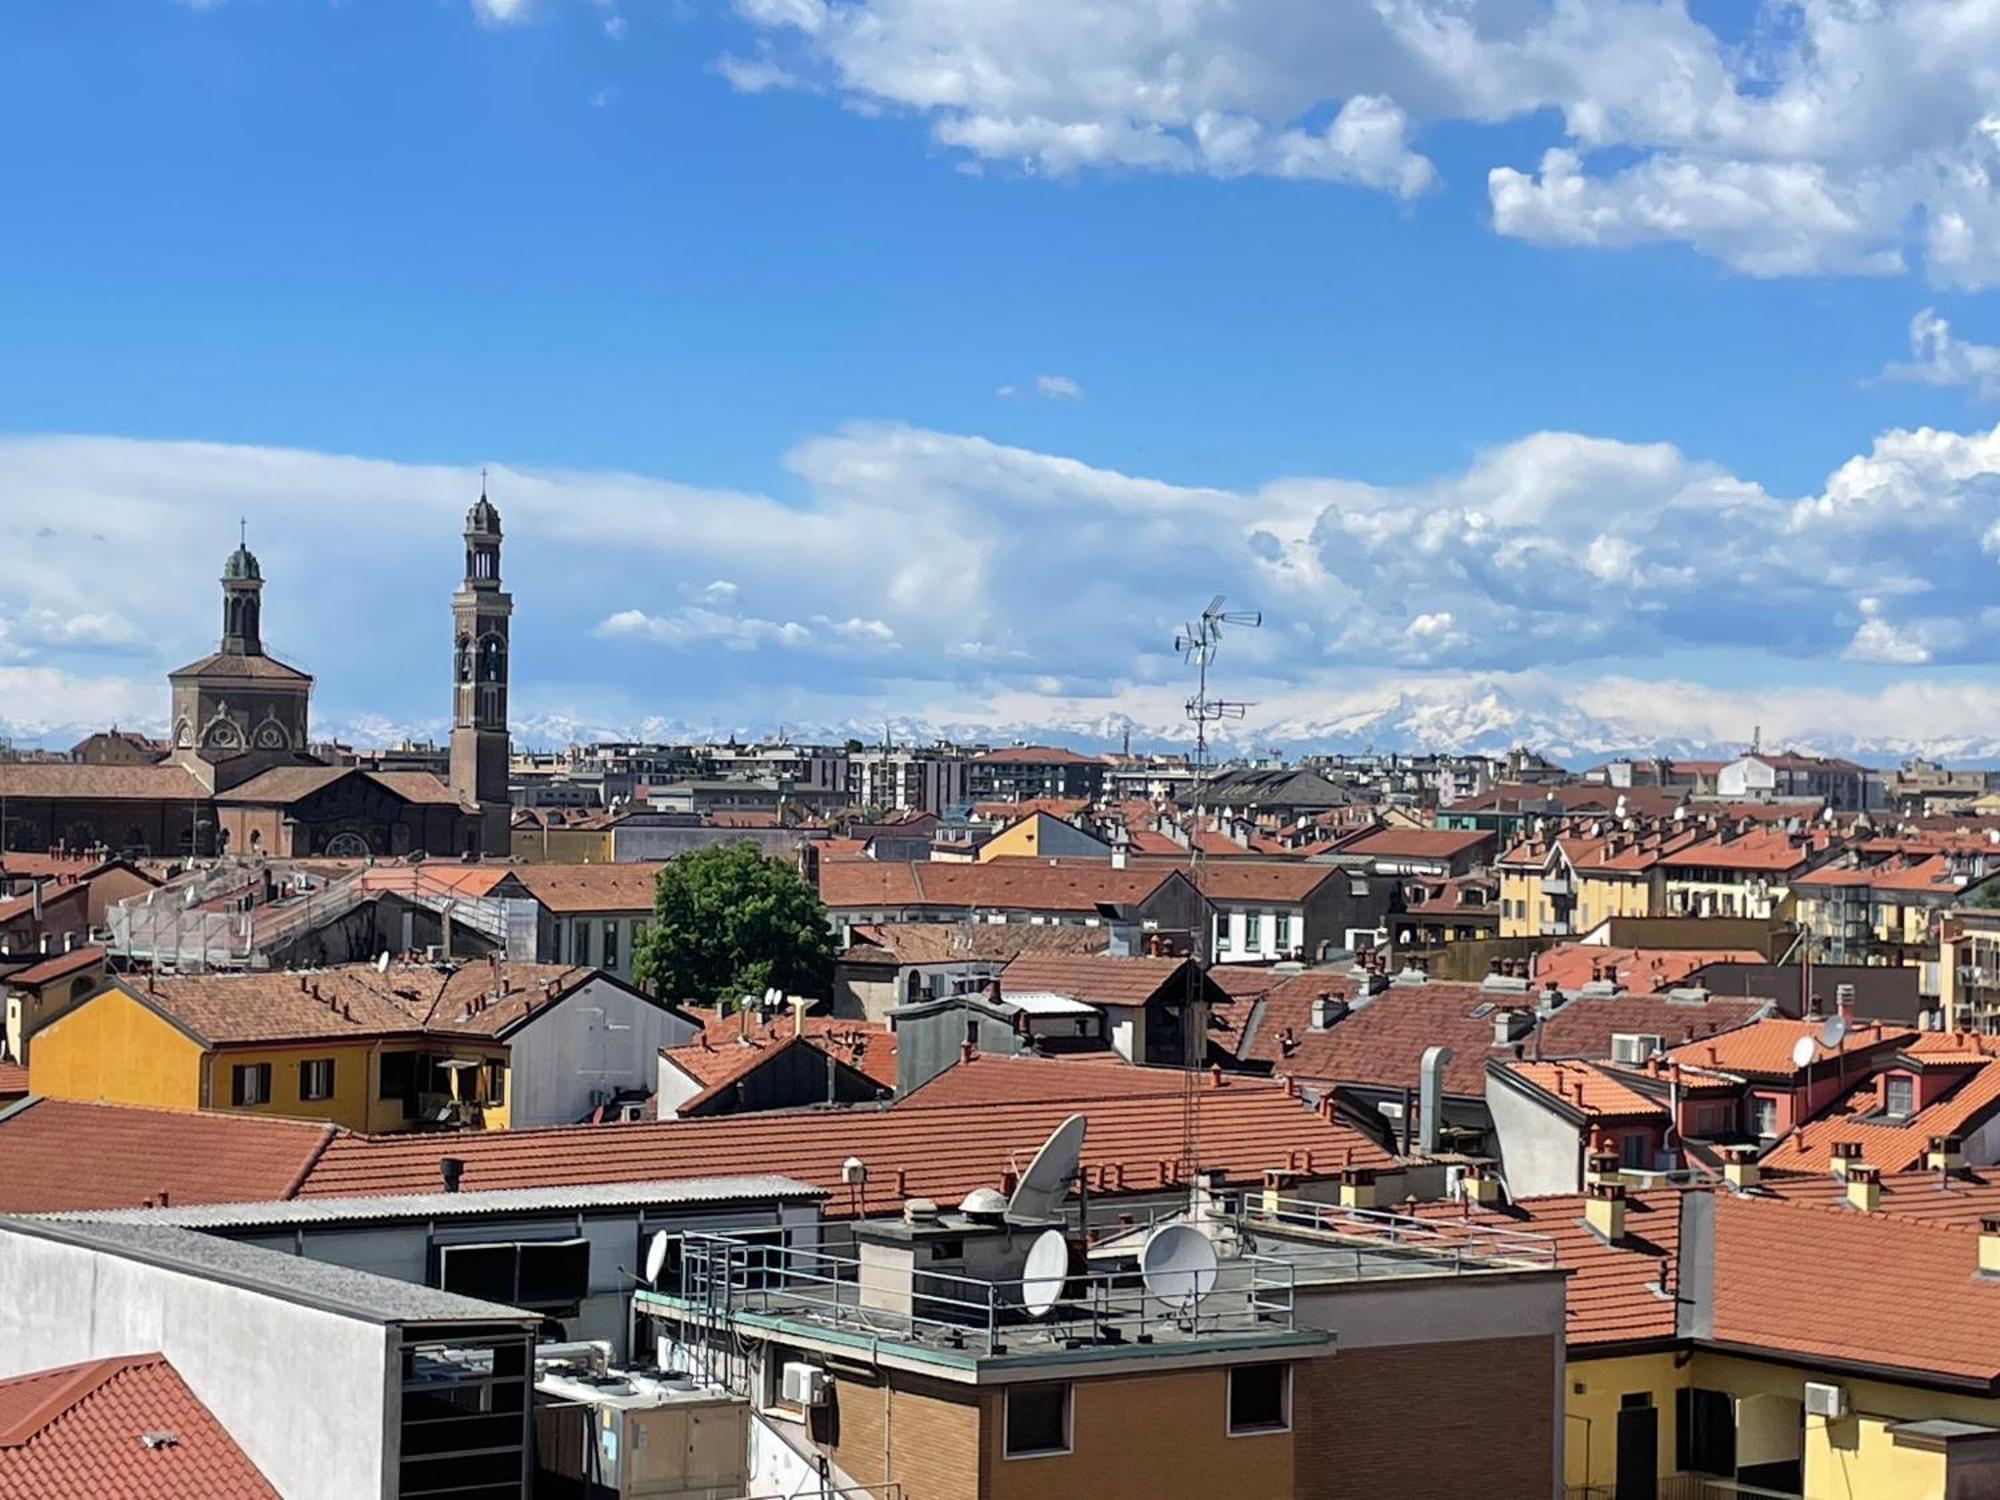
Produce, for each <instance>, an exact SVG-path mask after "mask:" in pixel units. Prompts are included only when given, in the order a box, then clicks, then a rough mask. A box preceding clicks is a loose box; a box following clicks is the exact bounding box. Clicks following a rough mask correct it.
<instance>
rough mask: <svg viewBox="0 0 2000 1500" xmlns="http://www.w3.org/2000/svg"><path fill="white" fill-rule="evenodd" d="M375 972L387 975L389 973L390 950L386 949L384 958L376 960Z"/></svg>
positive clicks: (383, 951)
mask: <svg viewBox="0 0 2000 1500" xmlns="http://www.w3.org/2000/svg"><path fill="white" fill-rule="evenodd" d="M375 972H376V973H377V974H386V973H388V972H389V950H388V949H387V948H384V949H383V950H382V956H381V957H380V958H378V959H376V960H375Z"/></svg>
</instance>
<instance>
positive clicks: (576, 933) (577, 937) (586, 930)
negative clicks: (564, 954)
mask: <svg viewBox="0 0 2000 1500" xmlns="http://www.w3.org/2000/svg"><path fill="white" fill-rule="evenodd" d="M569 961H570V962H571V963H573V964H575V965H577V966H578V967H584V966H586V965H588V964H589V963H590V924H589V923H588V922H586V921H584V920H583V919H582V918H580V917H579V918H578V919H577V920H576V921H574V922H571V923H570V924H569Z"/></svg>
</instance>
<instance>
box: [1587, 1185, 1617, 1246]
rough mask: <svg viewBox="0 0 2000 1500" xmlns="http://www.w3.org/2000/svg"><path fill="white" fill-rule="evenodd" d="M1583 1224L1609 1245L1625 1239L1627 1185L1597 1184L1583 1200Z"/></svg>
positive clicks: (1592, 1186)
mask: <svg viewBox="0 0 2000 1500" xmlns="http://www.w3.org/2000/svg"><path fill="white" fill-rule="evenodd" d="M1583 1222H1584V1223H1585V1224H1587V1225H1589V1226H1590V1231H1591V1233H1593V1234H1595V1235H1596V1236H1597V1237H1598V1238H1599V1239H1601V1240H1603V1241H1604V1243H1605V1244H1607V1245H1615V1244H1617V1243H1618V1242H1619V1241H1620V1240H1622V1239H1624V1238H1625V1185H1624V1184H1623V1183H1622V1182H1595V1183H1592V1184H1591V1187H1590V1196H1589V1197H1587V1198H1585V1199H1584V1200H1583Z"/></svg>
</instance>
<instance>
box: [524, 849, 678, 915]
mask: <svg viewBox="0 0 2000 1500" xmlns="http://www.w3.org/2000/svg"><path fill="white" fill-rule="evenodd" d="M665 868H666V866H665V865H664V864H659V863H655V862H652V861H633V862H631V863H619V864H601V865H514V866H512V867H511V868H510V869H509V871H508V873H509V874H511V875H512V876H513V877H514V879H515V880H517V881H518V882H520V884H521V887H522V889H524V890H525V891H527V893H528V894H529V895H531V896H533V897H534V898H535V899H536V900H537V901H539V902H541V903H542V905H543V906H545V907H547V908H548V909H549V910H550V911H552V912H558V913H575V912H598V911H615V912H639V913H650V912H651V911H652V909H653V897H654V893H655V892H656V890H657V889H658V886H659V879H660V871H661V870H663V869H665Z"/></svg>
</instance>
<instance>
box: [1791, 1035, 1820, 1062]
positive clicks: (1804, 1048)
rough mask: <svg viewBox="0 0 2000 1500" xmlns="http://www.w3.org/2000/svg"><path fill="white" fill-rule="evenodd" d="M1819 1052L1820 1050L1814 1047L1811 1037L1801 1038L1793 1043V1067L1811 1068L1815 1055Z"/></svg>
mask: <svg viewBox="0 0 2000 1500" xmlns="http://www.w3.org/2000/svg"><path fill="white" fill-rule="evenodd" d="M1818 1050H1819V1049H1818V1048H1817V1047H1815V1046H1814V1045H1813V1039H1812V1038H1811V1037H1809V1036H1802V1037H1800V1038H1799V1039H1798V1040H1797V1041H1796V1042H1793V1043H1792V1066H1793V1067H1795V1068H1805V1067H1810V1066H1811V1065H1812V1060H1813V1055H1814V1053H1816V1052H1817V1051H1818Z"/></svg>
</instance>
